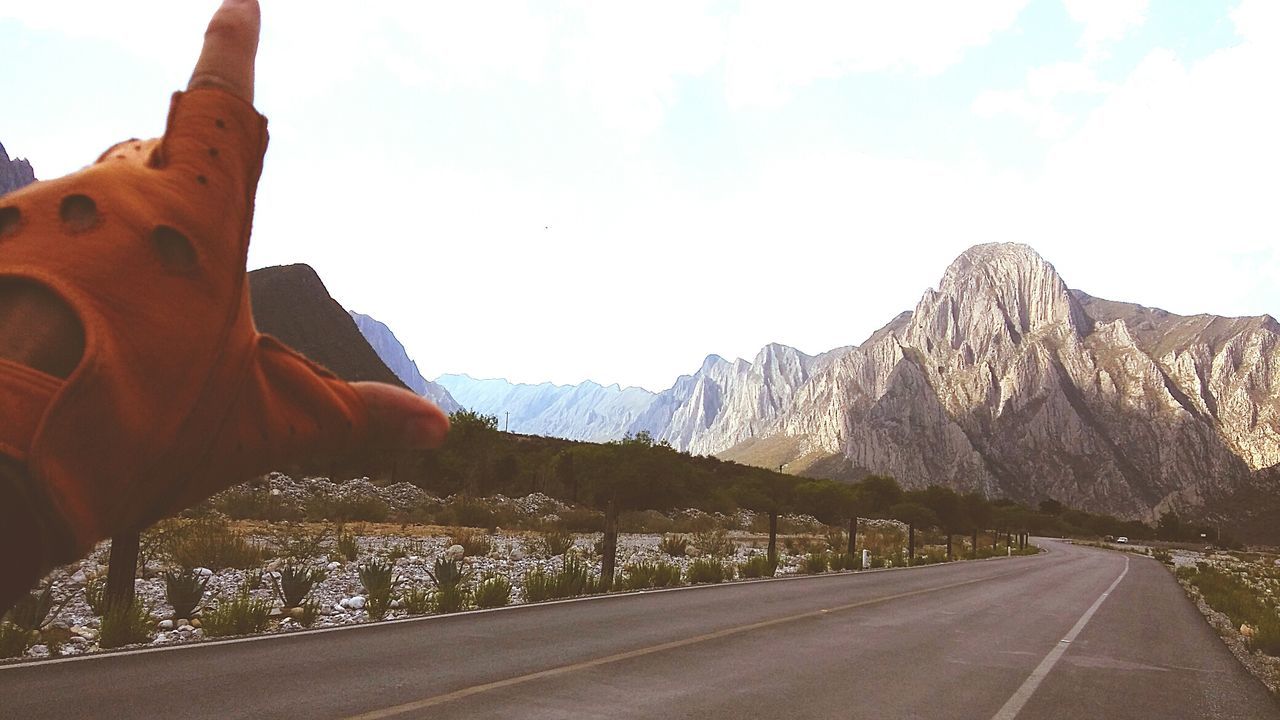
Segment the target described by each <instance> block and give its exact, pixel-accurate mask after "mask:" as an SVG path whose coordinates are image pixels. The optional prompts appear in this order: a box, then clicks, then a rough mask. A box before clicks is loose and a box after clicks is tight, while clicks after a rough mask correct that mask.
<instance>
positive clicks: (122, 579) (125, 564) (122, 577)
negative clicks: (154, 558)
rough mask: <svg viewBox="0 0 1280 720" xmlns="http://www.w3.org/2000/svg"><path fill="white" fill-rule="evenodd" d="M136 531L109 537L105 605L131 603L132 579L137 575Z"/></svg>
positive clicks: (139, 539) (138, 539) (125, 604)
mask: <svg viewBox="0 0 1280 720" xmlns="http://www.w3.org/2000/svg"><path fill="white" fill-rule="evenodd" d="M140 541H141V537H140V536H139V534H138V533H136V532H135V533H123V534H120V535H116V536H115V537H113V538H111V559H110V560H108V561H107V563H108V564H107V592H106V602H105V604H106V606H107V607H108V608H110V607H114V606H115V605H116V603H117V602H119V603H121V604H122V605H123V606H126V607H127V606H128V605H130V604H132V603H133V580H134V578H135V577H137V575H138V545H139V543H140Z"/></svg>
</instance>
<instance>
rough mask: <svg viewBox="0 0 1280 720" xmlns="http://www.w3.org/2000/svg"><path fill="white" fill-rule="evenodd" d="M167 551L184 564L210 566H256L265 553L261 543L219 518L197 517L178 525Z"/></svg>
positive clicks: (241, 567)
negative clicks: (206, 518) (190, 521)
mask: <svg viewBox="0 0 1280 720" xmlns="http://www.w3.org/2000/svg"><path fill="white" fill-rule="evenodd" d="M168 553H169V557H170V559H171V560H173V562H174V564H176V565H179V566H181V567H188V568H195V567H205V568H209V569H211V570H221V569H223V568H239V569H248V568H253V567H257V566H258V565H259V564H261V563H262V560H263V556H264V555H265V553H264V552H263V551H262V548H261V547H260V546H259V545H257V544H256V543H252V542H249V541H248V540H247V539H246V538H245V537H244V536H243V535H241V534H240V533H238V532H236V531H234V530H232V529H231V528H230V527H228V526H227V524H226V523H224V522H219V521H217V520H197V521H195V522H192V523H188V524H186V525H184V526H182V527H181V528H177V529H175V530H174V532H173V533H172V535H171V536H170V538H169V548H168Z"/></svg>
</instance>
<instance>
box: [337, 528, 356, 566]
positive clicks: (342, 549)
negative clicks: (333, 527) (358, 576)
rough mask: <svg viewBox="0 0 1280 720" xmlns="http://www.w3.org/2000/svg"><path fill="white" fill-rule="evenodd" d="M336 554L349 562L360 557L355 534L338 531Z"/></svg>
mask: <svg viewBox="0 0 1280 720" xmlns="http://www.w3.org/2000/svg"><path fill="white" fill-rule="evenodd" d="M336 545H337V550H338V554H339V555H341V556H342V557H344V558H346V559H347V560H349V561H351V562H355V561H356V559H357V558H359V557H360V544H359V543H358V542H356V536H355V535H353V534H351V533H349V532H347V531H345V530H340V531H338V541H337V543H336Z"/></svg>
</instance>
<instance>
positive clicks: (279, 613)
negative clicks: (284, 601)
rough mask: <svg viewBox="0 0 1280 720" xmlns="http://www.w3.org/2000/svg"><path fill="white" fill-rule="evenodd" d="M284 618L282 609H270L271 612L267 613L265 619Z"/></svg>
mask: <svg viewBox="0 0 1280 720" xmlns="http://www.w3.org/2000/svg"><path fill="white" fill-rule="evenodd" d="M284 616H285V613H284V609H282V608H271V610H270V611H269V612H268V613H267V617H269V618H274V619H279V618H282V617H284Z"/></svg>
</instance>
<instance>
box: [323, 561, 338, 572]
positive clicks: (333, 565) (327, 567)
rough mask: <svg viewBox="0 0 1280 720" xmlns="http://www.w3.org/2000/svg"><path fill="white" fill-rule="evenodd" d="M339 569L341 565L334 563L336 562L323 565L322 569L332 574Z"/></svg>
mask: <svg viewBox="0 0 1280 720" xmlns="http://www.w3.org/2000/svg"><path fill="white" fill-rule="evenodd" d="M340 567H342V563H340V562H336V561H335V562H331V563H329V564H328V565H325V566H324V569H325V570H328V571H329V572H334V571H335V570H337V569H338V568H340Z"/></svg>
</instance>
